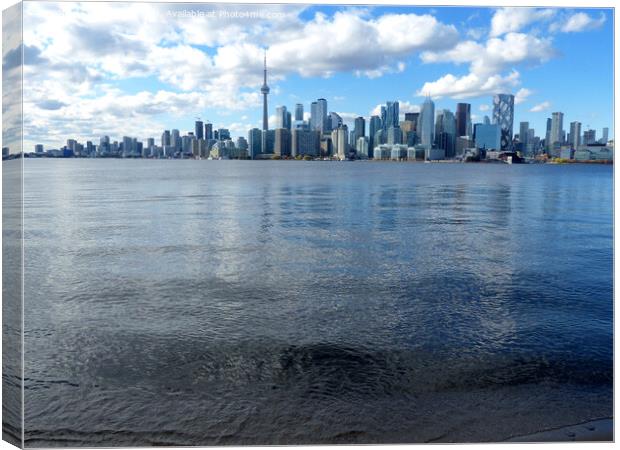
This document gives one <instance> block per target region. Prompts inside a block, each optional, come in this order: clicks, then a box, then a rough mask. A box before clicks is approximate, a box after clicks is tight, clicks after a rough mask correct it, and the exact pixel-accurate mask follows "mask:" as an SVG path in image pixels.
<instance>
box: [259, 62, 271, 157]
mask: <svg viewBox="0 0 620 450" xmlns="http://www.w3.org/2000/svg"><path fill="white" fill-rule="evenodd" d="M263 77H264V78H263V85H262V87H261V88H260V92H261V94H263V132H262V136H261V153H267V150H268V149H267V130H268V129H269V116H268V114H267V95H268V94H269V86H267V51H265V58H264V71H263Z"/></svg>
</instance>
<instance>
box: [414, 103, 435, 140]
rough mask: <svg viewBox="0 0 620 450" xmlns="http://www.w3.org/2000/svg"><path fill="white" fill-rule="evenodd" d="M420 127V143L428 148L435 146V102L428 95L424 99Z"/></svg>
mask: <svg viewBox="0 0 620 450" xmlns="http://www.w3.org/2000/svg"><path fill="white" fill-rule="evenodd" d="M418 128H419V129H418V134H419V136H420V144H421V145H423V146H425V147H426V148H431V147H432V146H433V139H434V136H433V133H434V131H435V130H434V128H435V103H434V102H433V101H432V100H431V98H430V97H426V100H424V103H423V104H422V109H421V111H420V118H419V124H418Z"/></svg>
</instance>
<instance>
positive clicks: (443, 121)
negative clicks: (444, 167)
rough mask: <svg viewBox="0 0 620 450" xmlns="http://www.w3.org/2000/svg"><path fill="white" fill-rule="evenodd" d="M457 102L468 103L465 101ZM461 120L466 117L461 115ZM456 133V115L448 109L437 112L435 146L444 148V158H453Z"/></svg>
mask: <svg viewBox="0 0 620 450" xmlns="http://www.w3.org/2000/svg"><path fill="white" fill-rule="evenodd" d="M459 104H460V105H468V104H467V103H459ZM461 112H463V111H461ZM462 120H466V117H463V118H462ZM457 135H458V123H457V117H455V116H454V114H453V113H452V111H450V110H448V109H443V110H441V111H440V112H439V114H437V117H436V122H435V146H436V147H437V148H441V149H443V150H445V154H446V158H453V157H454V155H455V152H456V136H457ZM462 136H467V135H462Z"/></svg>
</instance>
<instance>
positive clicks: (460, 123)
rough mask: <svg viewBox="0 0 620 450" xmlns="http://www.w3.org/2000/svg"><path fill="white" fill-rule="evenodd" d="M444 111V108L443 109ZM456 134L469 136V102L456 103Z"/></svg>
mask: <svg viewBox="0 0 620 450" xmlns="http://www.w3.org/2000/svg"><path fill="white" fill-rule="evenodd" d="M444 111H446V110H444ZM455 121H456V132H455V134H456V136H471V134H472V129H471V104H469V103H457V104H456V118H455Z"/></svg>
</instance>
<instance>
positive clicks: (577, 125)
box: [568, 122, 581, 149]
mask: <svg viewBox="0 0 620 450" xmlns="http://www.w3.org/2000/svg"><path fill="white" fill-rule="evenodd" d="M569 134H570V137H569V139H568V144H569V145H570V146H571V147H572V148H573V149H577V147H579V145H581V122H571V123H570V132H569Z"/></svg>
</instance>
